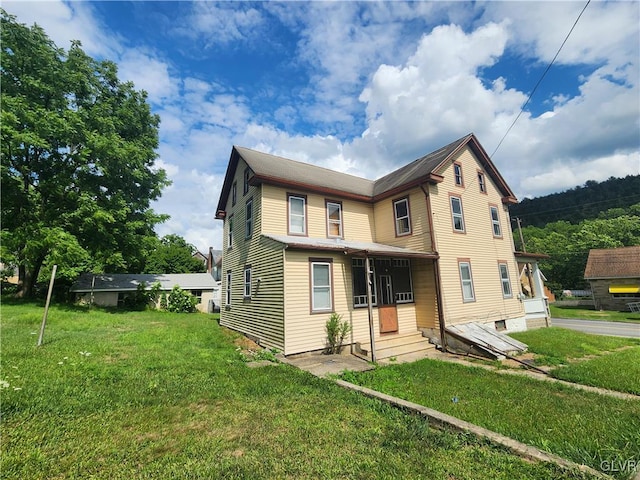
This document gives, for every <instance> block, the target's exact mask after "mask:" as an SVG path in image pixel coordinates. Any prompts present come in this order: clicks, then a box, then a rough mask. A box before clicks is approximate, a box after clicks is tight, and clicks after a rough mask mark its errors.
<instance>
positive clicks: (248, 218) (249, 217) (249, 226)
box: [244, 198, 253, 238]
mask: <svg viewBox="0 0 640 480" xmlns="http://www.w3.org/2000/svg"><path fill="white" fill-rule="evenodd" d="M244 212H245V220H244V238H251V235H253V199H252V198H250V199H249V200H247V205H246V207H245V209H244Z"/></svg>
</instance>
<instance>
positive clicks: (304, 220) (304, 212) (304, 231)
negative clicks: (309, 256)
mask: <svg viewBox="0 0 640 480" xmlns="http://www.w3.org/2000/svg"><path fill="white" fill-rule="evenodd" d="M294 199H295V200H300V201H302V215H297V214H294V213H293V209H292V208H291V201H292V200H294ZM288 202H289V226H288V228H289V233H290V234H291V235H306V234H307V199H306V198H305V197H303V196H301V195H289V199H288ZM294 215H295V216H301V217H302V232H294V231H293V229H292V228H291V227H292V224H291V219H292V218H293V217H294Z"/></svg>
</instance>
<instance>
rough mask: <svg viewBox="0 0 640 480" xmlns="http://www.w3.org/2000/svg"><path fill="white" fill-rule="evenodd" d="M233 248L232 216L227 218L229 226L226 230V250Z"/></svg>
mask: <svg viewBox="0 0 640 480" xmlns="http://www.w3.org/2000/svg"><path fill="white" fill-rule="evenodd" d="M232 247H233V215H231V216H229V225H228V230H227V248H232Z"/></svg>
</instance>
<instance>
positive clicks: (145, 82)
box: [118, 50, 177, 104]
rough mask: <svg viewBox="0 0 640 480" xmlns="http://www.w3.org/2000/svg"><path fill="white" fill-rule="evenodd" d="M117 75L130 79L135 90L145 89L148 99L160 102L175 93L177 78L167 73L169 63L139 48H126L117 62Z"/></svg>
mask: <svg viewBox="0 0 640 480" xmlns="http://www.w3.org/2000/svg"><path fill="white" fill-rule="evenodd" d="M118 77H119V78H120V80H122V81H132V82H133V83H134V85H135V89H136V90H145V91H146V92H147V93H148V94H149V101H150V102H151V103H155V104H161V103H162V102H163V101H166V100H167V99H168V98H172V97H175V96H176V94H177V81H176V80H177V79H176V78H175V77H172V76H171V75H170V73H169V64H168V63H167V62H165V61H163V60H160V59H158V58H155V57H154V56H152V55H151V54H147V53H145V52H143V51H140V50H126V51H125V52H124V54H123V55H122V57H121V58H120V61H119V62H118Z"/></svg>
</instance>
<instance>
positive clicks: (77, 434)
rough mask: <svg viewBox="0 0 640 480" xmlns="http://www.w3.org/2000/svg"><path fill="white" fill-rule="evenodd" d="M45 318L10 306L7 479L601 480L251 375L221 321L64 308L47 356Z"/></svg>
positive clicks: (5, 340) (310, 383)
mask: <svg viewBox="0 0 640 480" xmlns="http://www.w3.org/2000/svg"><path fill="white" fill-rule="evenodd" d="M42 313H43V309H42V307H41V306H38V305H34V304H14V303H12V302H9V301H7V300H6V299H4V300H3V304H2V309H1V315H2V325H1V335H2V337H1V338H2V372H1V373H0V378H1V379H2V381H3V383H2V391H1V394H2V404H1V410H2V442H1V444H0V454H1V469H0V471H1V472H2V478H3V479H26V478H29V479H44V478H47V479H48V478H56V479H64V478H98V479H137V478H225V479H245V478H246V479H261V478H279V479H280V478H283V479H294V478H295V479H299V478H314V479H316V478H327V479H333V478H359V479H377V478H382V479H386V478H389V479H395V478H416V479H417V478H436V479H440V478H455V479H477V478H495V479H500V478H502V479H513V478H526V479H548V478H565V479H569V478H589V477H588V476H587V475H586V474H583V473H579V472H567V471H564V470H561V469H559V468H558V467H556V466H554V465H550V464H543V463H530V462H525V461H523V460H522V459H520V458H519V457H517V456H515V455H512V454H510V453H508V452H506V451H505V450H504V449H501V448H498V447H495V446H493V445H490V444H488V443H486V442H483V441H480V440H478V439H476V438H475V437H472V436H468V435H462V434H456V433H449V432H441V431H438V430H434V429H431V428H430V427H429V426H428V424H427V423H426V422H425V421H424V420H423V419H421V418H419V417H415V416H411V415H408V414H405V413H403V412H400V411H398V410H396V409H393V408H391V407H389V406H387V405H386V404H384V403H382V402H379V401H376V400H373V399H368V398H364V397H363V396H360V395H358V394H356V393H353V392H350V391H347V390H344V389H341V388H340V387H338V386H336V385H335V384H334V383H333V382H331V381H329V380H322V379H318V378H316V377H313V376H312V375H310V374H308V373H305V372H302V371H299V370H297V369H295V368H293V367H290V366H287V365H276V366H267V367H262V368H255V369H254V368H249V367H248V366H247V364H246V362H244V361H243V360H242V357H241V355H240V353H239V352H238V351H236V346H235V345H234V339H236V338H237V335H235V334H233V333H231V332H228V331H227V330H225V329H222V328H220V327H219V326H218V325H217V323H216V321H215V320H214V319H213V317H212V316H211V315H203V314H193V315H180V314H169V313H161V312H134V313H124V312H119V313H118V312H105V311H101V310H88V309H83V308H74V307H64V306H62V307H61V306H53V307H52V308H51V309H50V313H49V320H48V323H47V328H46V332H45V337H44V338H45V343H44V345H43V346H41V347H36V346H35V344H36V341H37V333H38V330H39V326H40V322H41V319H42ZM612 429H615V425H612Z"/></svg>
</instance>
